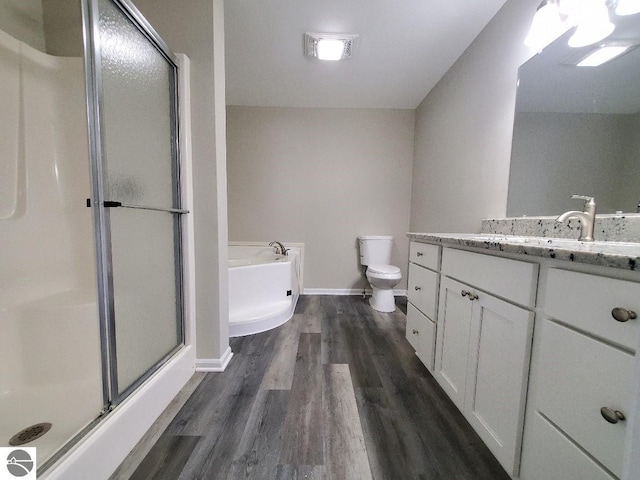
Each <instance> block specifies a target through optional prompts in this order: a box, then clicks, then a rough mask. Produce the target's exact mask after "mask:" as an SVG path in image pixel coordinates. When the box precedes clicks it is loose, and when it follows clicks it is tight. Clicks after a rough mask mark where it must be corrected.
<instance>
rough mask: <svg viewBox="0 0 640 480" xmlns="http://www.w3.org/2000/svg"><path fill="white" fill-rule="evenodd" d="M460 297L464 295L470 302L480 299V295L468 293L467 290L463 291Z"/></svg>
mask: <svg viewBox="0 0 640 480" xmlns="http://www.w3.org/2000/svg"><path fill="white" fill-rule="evenodd" d="M460 295H462V296H463V297H469V300H471V301H472V302H473V301H474V300H477V299H478V295H476V294H475V293H472V292H467V291H466V290H462V291H461V292H460Z"/></svg>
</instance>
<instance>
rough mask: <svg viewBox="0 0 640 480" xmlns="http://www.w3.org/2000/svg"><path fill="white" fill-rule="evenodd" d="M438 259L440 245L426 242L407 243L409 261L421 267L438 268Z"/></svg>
mask: <svg viewBox="0 0 640 480" xmlns="http://www.w3.org/2000/svg"><path fill="white" fill-rule="evenodd" d="M439 260H440V247H439V246H437V245H429V244H427V243H420V242H411V243H409V261H410V262H413V263H417V264H418V265H422V266H423V267H427V268H431V269H432V270H438V262H439Z"/></svg>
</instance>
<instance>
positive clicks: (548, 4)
mask: <svg viewBox="0 0 640 480" xmlns="http://www.w3.org/2000/svg"><path fill="white" fill-rule="evenodd" d="M566 30H567V27H566V26H565V24H564V22H563V20H562V18H561V17H560V10H559V8H558V3H557V2H556V1H555V0H543V1H542V3H540V5H539V6H538V9H537V10H536V13H535V15H534V16H533V21H532V22H531V28H530V29H529V33H528V34H527V38H525V39H524V44H525V45H526V46H528V47H531V48H534V49H536V50H538V51H542V49H543V48H544V47H546V46H547V45H549V44H550V43H551V42H553V41H554V40H555V39H556V38H558V37H559V36H560V35H562V33H564V32H565V31H566Z"/></svg>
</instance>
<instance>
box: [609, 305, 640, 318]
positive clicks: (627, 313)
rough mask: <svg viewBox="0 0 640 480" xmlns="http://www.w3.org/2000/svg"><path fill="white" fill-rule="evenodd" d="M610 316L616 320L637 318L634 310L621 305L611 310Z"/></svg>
mask: <svg viewBox="0 0 640 480" xmlns="http://www.w3.org/2000/svg"><path fill="white" fill-rule="evenodd" d="M611 316H612V317H613V318H615V319H616V320H617V321H618V322H627V321H629V320H633V319H635V318H637V315H636V312H634V311H631V310H627V309H626V308H621V307H616V308H614V309H613V310H611Z"/></svg>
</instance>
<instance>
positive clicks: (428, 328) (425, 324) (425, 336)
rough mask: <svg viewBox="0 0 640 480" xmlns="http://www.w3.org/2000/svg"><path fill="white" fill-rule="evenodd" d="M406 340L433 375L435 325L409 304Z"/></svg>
mask: <svg viewBox="0 0 640 480" xmlns="http://www.w3.org/2000/svg"><path fill="white" fill-rule="evenodd" d="M407 340H409V343H410V344H411V345H412V346H413V348H414V349H415V351H416V355H417V356H418V358H419V359H420V361H422V363H423V364H424V366H425V367H427V370H429V371H430V372H432V373H433V362H434V359H435V345H436V324H435V323H433V322H432V321H431V320H429V319H428V318H427V317H425V316H424V315H423V314H422V313H421V312H420V311H419V310H418V309H417V308H416V307H414V306H413V305H411V304H410V303H408V304H407Z"/></svg>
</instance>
